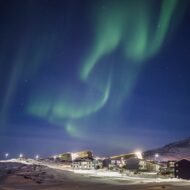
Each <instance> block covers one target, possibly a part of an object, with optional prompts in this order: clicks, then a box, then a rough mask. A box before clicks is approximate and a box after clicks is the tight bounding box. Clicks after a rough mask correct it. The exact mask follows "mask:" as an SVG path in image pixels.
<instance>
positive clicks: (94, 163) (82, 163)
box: [71, 159, 103, 170]
mask: <svg viewBox="0 0 190 190" xmlns="http://www.w3.org/2000/svg"><path fill="white" fill-rule="evenodd" d="M71 167H72V168H73V169H81V170H91V169H100V168H102V167H103V162H102V161H100V160H92V159H79V160H75V161H74V162H73V163H72V164H71Z"/></svg>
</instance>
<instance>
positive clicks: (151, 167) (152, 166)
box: [139, 159, 161, 173]
mask: <svg viewBox="0 0 190 190" xmlns="http://www.w3.org/2000/svg"><path fill="white" fill-rule="evenodd" d="M160 167H161V165H160V164H159V163H157V162H154V161H149V160H144V159H142V160H140V162H139V170H140V171H145V172H157V173H158V172H160Z"/></svg>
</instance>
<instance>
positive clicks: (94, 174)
mask: <svg viewBox="0 0 190 190" xmlns="http://www.w3.org/2000/svg"><path fill="white" fill-rule="evenodd" d="M1 162H2V163H6V162H7V163H19V164H24V165H38V166H40V165H41V166H43V167H47V168H50V169H54V170H56V171H61V170H62V171H70V172H73V173H74V174H78V175H80V176H81V175H82V176H86V177H91V179H97V178H98V179H100V180H101V181H102V180H105V181H106V182H109V183H111V182H113V181H114V180H115V181H122V182H125V181H126V182H127V183H128V184H148V183H170V184H174V183H175V184H179V185H190V180H182V179H176V178H158V176H156V175H155V173H149V175H147V174H146V175H144V176H143V175H142V174H141V177H139V176H138V175H133V176H130V175H127V174H126V173H119V172H115V171H109V170H105V169H101V170H73V169H72V168H71V167H69V165H63V164H60V163H55V162H52V161H43V160H42V161H38V160H33V159H11V160H6V161H0V163H1ZM11 167H12V166H11ZM35 172H36V171H35ZM46 173H48V171H46ZM60 175H61V173H60ZM147 176H150V177H147ZM57 177H58V178H59V176H57ZM60 178H61V176H60Z"/></svg>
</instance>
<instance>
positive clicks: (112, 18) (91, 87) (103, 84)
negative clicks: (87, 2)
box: [27, 0, 178, 138]
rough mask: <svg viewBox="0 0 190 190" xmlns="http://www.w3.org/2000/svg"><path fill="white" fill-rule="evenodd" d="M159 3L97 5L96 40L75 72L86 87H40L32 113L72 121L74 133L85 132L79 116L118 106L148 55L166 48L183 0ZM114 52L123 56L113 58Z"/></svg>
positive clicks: (143, 0) (70, 128) (31, 104)
mask: <svg viewBox="0 0 190 190" xmlns="http://www.w3.org/2000/svg"><path fill="white" fill-rule="evenodd" d="M160 3H161V4H160V5H161V6H160V11H159V12H158V13H157V12H156V14H155V13H154V6H155V2H154V1H146V0H139V1H127V0H126V1H125V0H123V1H120V0H118V1H105V5H104V6H105V9H102V10H100V8H99V7H96V8H94V12H95V14H93V18H92V19H93V20H95V23H94V36H93V43H92V44H91V45H90V48H89V52H87V54H86V55H85V57H83V58H84V59H83V61H82V63H80V64H81V65H80V64H79V65H80V66H81V67H79V76H75V77H77V80H78V81H79V82H80V85H81V86H83V87H85V90H84V92H83V93H78V89H77V88H75V85H73V84H71V83H70V84H69V85H68V86H69V87H68V89H67V90H65V89H64V85H63V86H61V87H60V88H63V93H62V94H59V92H58V93H57V92H56V93H57V94H56V93H53V95H51V97H50V95H49V91H48V92H47V93H45V94H44V95H42V93H41V91H40V90H39V93H38V94H34V95H33V96H32V97H31V99H30V101H29V105H28V108H27V112H28V113H30V114H32V115H35V116H38V117H42V118H44V119H46V120H48V121H49V122H51V123H55V124H56V123H58V121H59V122H61V121H65V120H66V121H69V122H68V123H67V122H66V124H65V125H66V126H65V128H66V131H67V132H68V133H69V134H70V135H71V136H74V137H77V138H82V137H84V136H85V135H84V134H82V132H81V131H80V130H79V129H78V128H81V127H80V125H76V124H75V123H74V121H76V120H79V119H83V118H84V117H87V116H90V115H91V114H93V113H96V112H98V111H99V110H100V109H102V108H103V107H104V106H105V105H109V106H110V105H111V106H110V107H111V108H113V110H116V109H117V108H118V107H119V106H120V105H121V103H122V102H123V101H124V100H125V99H126V98H128V97H129V96H130V94H131V92H132V90H133V88H134V87H135V82H136V80H137V78H138V74H139V72H140V71H141V69H142V67H143V65H144V64H145V63H146V60H147V59H150V58H151V57H153V56H155V55H156V54H157V53H158V52H159V51H160V50H161V48H162V45H163V43H164V41H165V39H166V37H167V34H168V31H169V28H170V25H171V23H172V22H173V21H174V18H175V17H174V16H175V14H176V13H175V9H176V7H177V5H178V1H177V0H163V1H160ZM118 52H119V56H120V58H118V57H119V56H118ZM115 54H117V58H118V59H117V60H116V59H113V60H114V61H115V62H113V60H112V61H110V60H111V59H109V58H110V57H111V56H113V57H114V55H115ZM105 60H106V61H105ZM104 64H105V65H106V66H105V65H104ZM102 65H103V66H102ZM105 67H106V69H105ZM102 68H103V69H102ZM75 77H74V78H75ZM76 86H77V85H76ZM47 89H48V90H51V87H47ZM60 91H61V90H60ZM108 103H109V104H108ZM110 107H109V108H110ZM109 111H110V109H109ZM61 126H64V124H63V125H61ZM82 129H84V128H82ZM84 133H85V131H84Z"/></svg>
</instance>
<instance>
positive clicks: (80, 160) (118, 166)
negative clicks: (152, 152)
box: [54, 150, 190, 179]
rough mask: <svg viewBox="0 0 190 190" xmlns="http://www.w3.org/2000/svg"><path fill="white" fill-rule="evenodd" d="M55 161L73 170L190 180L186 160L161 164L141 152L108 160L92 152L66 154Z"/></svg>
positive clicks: (188, 162)
mask: <svg viewBox="0 0 190 190" xmlns="http://www.w3.org/2000/svg"><path fill="white" fill-rule="evenodd" d="M54 159H56V160H57V161H60V162H64V163H65V164H69V165H71V167H72V168H73V169H81V170H90V169H102V168H106V169H108V170H114V171H120V172H125V171H130V172H133V173H135V174H138V173H144V174H146V173H148V172H149V173H150V172H152V173H153V172H154V173H156V174H157V175H163V176H167V177H176V178H182V179H190V161H189V160H186V159H182V160H178V161H173V160H172V161H167V162H159V161H155V160H146V159H144V158H143V156H142V154H141V153H140V152H135V153H128V154H121V155H116V156H111V157H108V158H100V157H94V156H93V154H92V151H89V150H87V151H81V152H75V153H64V154H59V155H56V156H54Z"/></svg>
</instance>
